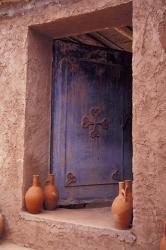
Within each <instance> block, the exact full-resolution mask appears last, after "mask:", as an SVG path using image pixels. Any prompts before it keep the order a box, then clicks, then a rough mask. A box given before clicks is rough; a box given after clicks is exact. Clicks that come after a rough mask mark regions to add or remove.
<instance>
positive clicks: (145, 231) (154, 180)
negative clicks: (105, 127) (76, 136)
mask: <svg viewBox="0 0 166 250" xmlns="http://www.w3.org/2000/svg"><path fill="white" fill-rule="evenodd" d="M165 29H166V2H165V1H164V0H163V1H162V0H155V1H151V0H146V1H144V0H135V1H134V6H133V30H134V43H133V78H134V80H133V147H134V149H133V153H134V159H133V171H134V180H135V181H134V207H135V209H134V228H135V232H136V235H137V237H138V242H139V244H141V245H143V244H144V243H147V244H149V248H148V249H153V248H154V249H156V250H157V249H159V238H160V237H161V234H162V231H163V221H164V220H166V199H165V197H166V186H165V183H166V53H165V49H166V32H165V33H164V31H165ZM143 249H144V248H143Z"/></svg>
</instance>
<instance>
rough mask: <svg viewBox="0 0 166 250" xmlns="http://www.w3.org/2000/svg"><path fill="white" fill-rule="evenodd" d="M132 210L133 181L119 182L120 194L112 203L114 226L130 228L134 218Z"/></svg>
mask: <svg viewBox="0 0 166 250" xmlns="http://www.w3.org/2000/svg"><path fill="white" fill-rule="evenodd" d="M132 211H133V198H132V182H131V181H125V182H119V195H118V196H117V197H116V198H115V200H114V201H113V203H112V217H113V223H114V226H115V227H116V228H118V229H128V228H129V226H130V224H131V220H132Z"/></svg>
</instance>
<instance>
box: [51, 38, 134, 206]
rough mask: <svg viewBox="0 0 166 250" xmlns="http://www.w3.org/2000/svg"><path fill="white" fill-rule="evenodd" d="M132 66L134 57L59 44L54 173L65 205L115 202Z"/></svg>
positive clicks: (121, 168)
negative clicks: (127, 88)
mask: <svg viewBox="0 0 166 250" xmlns="http://www.w3.org/2000/svg"><path fill="white" fill-rule="evenodd" d="M129 62H130V59H129V55H128V54H123V53H120V52H117V51H111V50H105V49H99V48H96V47H93V46H84V45H79V44H74V43H70V42H63V41H60V40H57V41H56V42H55V44H54V75H53V105H52V110H53V112H52V169H53V172H55V173H56V175H57V183H58V187H59V189H60V194H61V203H79V202H81V201H86V202H87V201H89V202H90V201H92V200H93V201H94V200H110V199H112V197H113V196H114V195H115V192H116V190H117V184H116V183H117V180H115V179H118V178H121V179H123V174H124V165H123V159H124V126H123V123H124V83H123V82H124V79H128V78H127V77H126V78H124V76H125V75H126V72H127V71H126V69H127V68H128V67H129ZM128 172H129V174H130V172H131V171H130V170H129V171H128Z"/></svg>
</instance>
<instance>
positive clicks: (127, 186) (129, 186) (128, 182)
mask: <svg viewBox="0 0 166 250" xmlns="http://www.w3.org/2000/svg"><path fill="white" fill-rule="evenodd" d="M125 189H126V190H127V192H128V193H131V192H132V181H131V180H125Z"/></svg>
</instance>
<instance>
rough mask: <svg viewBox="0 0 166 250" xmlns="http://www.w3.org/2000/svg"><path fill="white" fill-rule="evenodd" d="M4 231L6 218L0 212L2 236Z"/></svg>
mask: <svg viewBox="0 0 166 250" xmlns="http://www.w3.org/2000/svg"><path fill="white" fill-rule="evenodd" d="M3 231H4V219H3V216H2V214H0V237H1V236H2V234H3Z"/></svg>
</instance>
